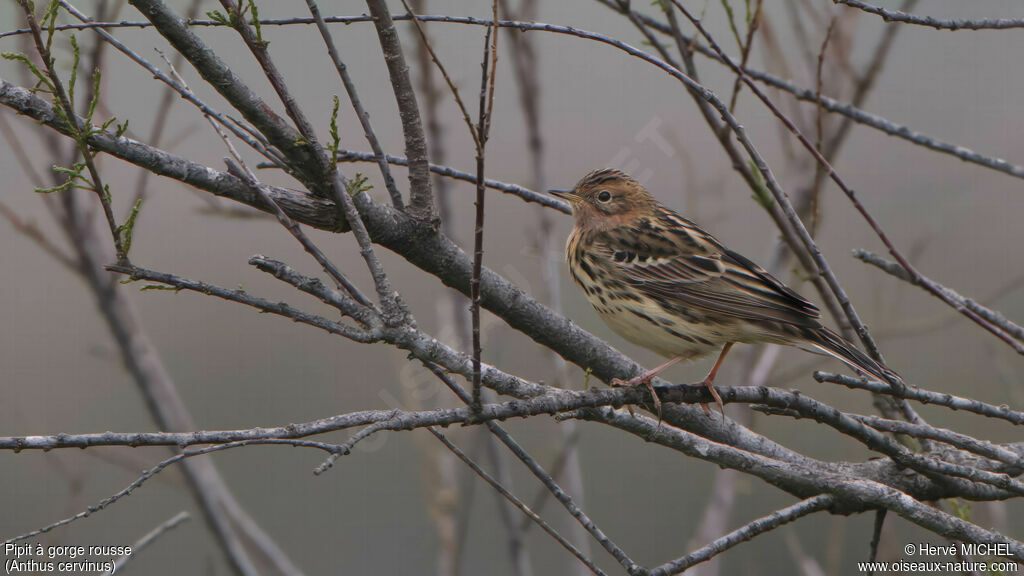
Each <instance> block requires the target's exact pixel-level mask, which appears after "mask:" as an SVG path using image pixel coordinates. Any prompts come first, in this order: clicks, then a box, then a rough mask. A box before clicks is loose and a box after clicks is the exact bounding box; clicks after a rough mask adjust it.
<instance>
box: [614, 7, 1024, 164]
mask: <svg viewBox="0 0 1024 576" xmlns="http://www.w3.org/2000/svg"><path fill="white" fill-rule="evenodd" d="M597 1H598V2H600V3H601V4H604V5H605V6H608V7H609V8H611V9H612V10H615V11H616V12H620V13H628V14H629V15H630V17H631V18H636V19H637V20H638V21H640V22H642V23H643V25H644V26H649V27H650V28H652V29H654V30H657V31H659V32H661V33H663V34H668V35H673V30H672V28H671V27H669V26H667V25H666V24H664V23H662V22H659V21H657V20H655V19H653V18H651V17H650V16H648V15H646V14H642V13H640V12H635V11H626V10H624V9H623V8H620V7H619V5H617V4H615V3H614V1H613V0H597ZM682 39H683V41H684V42H685V43H687V44H688V45H690V46H693V50H694V51H695V52H697V53H699V54H701V55H702V56H705V57H707V58H710V59H712V60H714V61H716V62H720V63H723V64H725V63H727V62H728V61H729V57H728V56H727V55H726V56H725V59H723V57H722V56H719V55H718V54H716V53H715V51H714V50H711V49H710V48H707V47H705V46H703V45H701V44H697V43H694V42H693V38H692V37H688V36H685V35H682ZM733 62H734V63H735V61H733ZM743 71H744V72H745V73H746V74H747V75H748V76H750V77H751V78H753V79H755V80H757V81H758V82H763V83H765V84H767V85H769V86H771V87H772V88H777V89H779V90H782V91H784V92H788V93H790V94H792V95H793V96H794V97H795V98H796V99H798V100H802V101H804V102H810V103H814V104H820V105H821V106H822V107H824V108H825V110H827V111H829V112H832V113H836V114H841V115H843V116H845V117H847V118H849V119H851V120H853V121H854V122H857V123H858V124H863V125H865V126H869V127H871V128H874V129H876V130H879V131H881V132H884V133H885V134H888V135H889V136H895V137H897V138H902V139H904V140H906V141H908V142H910V143H912V144H915V145H917V146H922V147H925V148H928V149H930V150H934V151H936V152H939V153H942V154H949V155H951V156H955V157H957V158H959V159H961V160H963V161H965V162H970V163H972V164H977V165H979V166H982V167H984V168H989V169H992V170H996V171H998V172H1003V173H1004V174H1009V175H1010V176H1014V177H1016V178H1024V166H1018V165H1015V164H1011V163H1009V162H1007V161H1006V160H1003V159H1001V158H992V157H990V156H985V155H983V154H979V153H977V152H975V151H973V150H971V149H969V148H966V147H964V146H960V145H957V144H951V143H949V142H945V141H942V140H938V139H936V138H932V137H931V136H928V135H925V134H922V133H920V132H916V131H914V130H911V129H910V128H909V127H908V126H905V125H902V124H896V123H893V122H890V121H888V120H886V119H885V118H882V117H881V116H876V115H874V114H869V113H868V112H865V111H863V110H861V109H859V108H857V106H856V105H850V104H844V103H842V102H839V101H837V100H835V99H832V98H829V97H827V96H820V97H819V96H818V95H817V94H816V92H815V91H814V90H812V89H808V88H800V87H798V86H796V85H795V84H793V83H791V82H788V81H786V80H784V79H782V78H779V77H778V76H774V75H772V74H768V73H766V72H762V71H760V70H755V69H752V68H744V69H743Z"/></svg>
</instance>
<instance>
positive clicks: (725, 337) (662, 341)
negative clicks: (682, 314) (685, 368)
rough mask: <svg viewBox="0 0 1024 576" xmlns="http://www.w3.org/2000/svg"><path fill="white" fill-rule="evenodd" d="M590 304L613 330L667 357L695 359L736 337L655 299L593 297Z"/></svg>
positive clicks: (717, 348)
mask: <svg viewBox="0 0 1024 576" xmlns="http://www.w3.org/2000/svg"><path fill="white" fill-rule="evenodd" d="M591 304H593V305H594V309H595V310H597V313H598V314H599V315H600V316H601V319H602V320H604V322H605V324H607V325H608V327H609V328H611V329H612V330H614V331H615V333H616V334H618V335H619V336H622V337H623V338H625V339H626V340H629V341H630V342H632V343H634V344H636V345H638V346H642V347H644V348H647V349H648V350H651V351H653V352H657V353H658V354H661V355H662V356H665V357H667V358H674V357H676V356H685V357H686V358H688V359H690V360H695V359H697V358H701V357H703V356H706V355H708V354H711V353H712V352H715V351H717V350H719V349H721V347H722V346H723V345H724V344H726V343H727V342H732V341H735V340H736V338H735V337H734V336H733V335H730V334H725V333H723V332H722V331H721V330H718V329H715V328H709V327H707V326H705V325H696V324H692V323H689V322H686V321H685V320H683V319H681V318H676V317H673V316H670V315H667V314H666V313H665V312H664V310H662V308H661V307H660V306H658V305H657V304H656V303H654V302H650V303H644V302H636V301H626V302H615V301H611V302H608V303H606V304H605V303H602V302H600V301H597V300H596V299H594V300H591Z"/></svg>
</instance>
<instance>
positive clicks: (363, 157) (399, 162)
mask: <svg viewBox="0 0 1024 576" xmlns="http://www.w3.org/2000/svg"><path fill="white" fill-rule="evenodd" d="M384 158H385V159H386V160H387V162H388V163H390V164H394V165H396V166H408V165H409V163H408V160H406V159H405V158H403V157H401V156H392V155H390V154H386V155H385V156H384ZM375 161H376V157H375V156H374V155H373V154H370V153H367V152H354V151H352V150H343V149H338V162H375ZM259 167H260V168H263V167H269V165H260V166H259ZM430 171H431V172H433V173H434V174H439V175H441V176H446V177H448V178H453V179H455V180H462V181H464V182H471V183H474V184H475V183H476V175H475V174H472V173H470V172H464V171H462V170H457V169H455V168H452V167H450V166H440V165H438V164H431V165H430ZM484 186H486V187H488V188H491V189H494V190H499V191H501V192H504V193H506V194H511V195H513V196H518V197H519V198H520V199H522V200H523V201H524V202H532V203H534V204H540V205H541V206H544V207H545V208H552V209H554V210H558V211H559V212H561V213H563V214H572V209H571V208H569V203H568V202H566V201H564V200H559V199H558V198H553V197H551V196H548V195H547V194H541V193H540V192H536V191H534V190H530V189H529V188H524V187H522V186H519V185H518V184H509V183H507V182H499V181H497V180H491V179H486V178H485V179H484Z"/></svg>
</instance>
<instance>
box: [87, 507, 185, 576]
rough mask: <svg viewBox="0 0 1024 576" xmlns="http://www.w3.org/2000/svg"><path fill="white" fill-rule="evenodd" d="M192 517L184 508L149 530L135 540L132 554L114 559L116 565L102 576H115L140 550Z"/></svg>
mask: <svg viewBox="0 0 1024 576" xmlns="http://www.w3.org/2000/svg"><path fill="white" fill-rule="evenodd" d="M190 519H191V517H190V516H189V515H188V512H185V511H184V510H182V511H181V512H178V513H177V514H175V515H174V516H172V517H171V518H170V519H169V520H167V521H166V522H164V523H163V524H160V525H159V526H157V527H156V528H153V529H152V530H150V531H149V532H147V533H146V534H145V535H144V536H143V537H142V538H139V539H138V540H136V541H135V543H134V544H132V547H131V548H132V553H131V554H126V555H124V556H119V557H118V558H117V559H116V560H114V567H113V568H112V569H111V570H110V571H108V572H104V573H103V574H102V575H101V576H114V574H115V573H116V572H120V571H121V569H123V568H124V566H125V564H127V563H128V562H130V561H131V559H132V558H135V557H136V556H138V555H139V552H141V551H142V550H144V549H145V548H146V547H148V546H149V545H150V544H152V543H153V542H154V541H155V540H156V539H157V538H159V537H161V536H163V535H164V534H166V533H167V532H169V531H171V530H173V529H174V528H177V527H178V524H181V523H182V522H185V521H186V520H190Z"/></svg>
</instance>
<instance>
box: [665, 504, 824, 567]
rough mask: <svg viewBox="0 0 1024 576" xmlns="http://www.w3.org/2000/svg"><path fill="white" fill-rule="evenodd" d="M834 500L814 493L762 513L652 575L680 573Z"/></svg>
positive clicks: (669, 563)
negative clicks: (769, 511)
mask: <svg viewBox="0 0 1024 576" xmlns="http://www.w3.org/2000/svg"><path fill="white" fill-rule="evenodd" d="M834 502H835V499H834V498H833V497H832V496H830V495H828V494H824V495H820V496H814V497H812V498H808V499H806V500H804V501H802V502H797V503H796V504H793V505H792V506H787V507H785V508H783V509H781V510H777V511H775V512H772V513H771V514H769V515H768V516H762V517H761V518H758V519H757V520H754V521H753V522H750V523H748V524H746V525H744V526H743V527H742V528H739V529H737V530H733V531H732V532H730V533H728V534H726V535H725V536H722V537H721V538H719V539H718V540H715V541H714V542H712V543H710V544H708V545H707V546H704V547H703V548H701V549H700V550H697V551H695V552H691V553H689V554H687V555H686V556H683V557H682V558H679V559H678V560H673V561H671V562H667V563H665V564H662V565H661V566H658V567H657V568H654V569H653V570H651V571H650V576H669V575H671V574H679V573H681V572H683V571H685V570H687V569H688V568H690V567H692V566H694V565H695V564H700V563H701V562H706V561H708V560H710V559H711V558H714V557H715V556H717V555H719V554H721V553H722V552H725V551H726V550H728V549H730V548H732V547H733V546H736V545H737V544H742V543H743V542H746V541H748V540H751V539H752V538H754V537H755V536H758V535H760V534H763V533H765V532H768V531H771V530H774V529H775V528H778V527H779V526H782V525H783V524H788V523H790V522H792V521H794V520H797V519H799V518H801V517H803V516H806V515H808V514H813V513H815V512H820V511H822V510H826V509H828V508H829V507H830V506H832V504H833V503H834Z"/></svg>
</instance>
